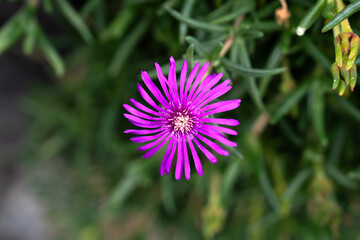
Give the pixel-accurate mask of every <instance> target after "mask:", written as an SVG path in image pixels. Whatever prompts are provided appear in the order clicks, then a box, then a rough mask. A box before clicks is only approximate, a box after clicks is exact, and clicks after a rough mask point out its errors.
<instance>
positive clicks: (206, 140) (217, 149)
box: [196, 134, 229, 156]
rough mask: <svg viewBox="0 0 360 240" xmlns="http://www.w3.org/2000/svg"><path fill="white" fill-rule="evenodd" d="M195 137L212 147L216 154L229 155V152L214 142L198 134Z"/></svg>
mask: <svg viewBox="0 0 360 240" xmlns="http://www.w3.org/2000/svg"><path fill="white" fill-rule="evenodd" d="M196 137H197V138H198V139H200V140H201V141H203V142H204V143H205V144H206V145H208V146H209V147H210V148H212V149H213V150H214V151H215V152H216V153H217V154H220V155H223V156H229V152H228V151H226V150H225V149H223V148H222V147H220V146H219V145H217V144H216V143H214V142H212V141H210V140H209V139H207V138H205V137H203V136H201V135H200V134H197V135H196Z"/></svg>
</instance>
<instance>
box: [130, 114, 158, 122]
mask: <svg viewBox="0 0 360 240" xmlns="http://www.w3.org/2000/svg"><path fill="white" fill-rule="evenodd" d="M124 116H125V117H126V118H127V119H129V120H131V121H134V122H138V123H143V124H159V123H160V124H161V122H159V121H147V120H144V119H142V118H139V117H136V116H134V115H131V114H128V113H124Z"/></svg>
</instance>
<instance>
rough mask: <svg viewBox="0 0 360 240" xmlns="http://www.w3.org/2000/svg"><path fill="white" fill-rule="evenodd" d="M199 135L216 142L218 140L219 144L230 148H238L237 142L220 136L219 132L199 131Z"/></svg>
mask: <svg viewBox="0 0 360 240" xmlns="http://www.w3.org/2000/svg"><path fill="white" fill-rule="evenodd" d="M198 131H199V133H202V134H204V135H206V136H208V137H211V138H213V139H215V140H218V141H219V142H221V143H223V144H225V145H227V146H229V147H236V146H237V143H236V142H232V141H230V140H229V139H227V138H225V137H222V136H221V135H219V134H218V132H215V131H206V130H204V129H198Z"/></svg>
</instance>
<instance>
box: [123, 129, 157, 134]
mask: <svg viewBox="0 0 360 240" xmlns="http://www.w3.org/2000/svg"><path fill="white" fill-rule="evenodd" d="M162 130H164V129H162V128H157V129H153V130H145V129H142V130H139V129H128V130H126V131H124V133H131V134H136V135H146V134H152V133H157V132H160V131H162Z"/></svg>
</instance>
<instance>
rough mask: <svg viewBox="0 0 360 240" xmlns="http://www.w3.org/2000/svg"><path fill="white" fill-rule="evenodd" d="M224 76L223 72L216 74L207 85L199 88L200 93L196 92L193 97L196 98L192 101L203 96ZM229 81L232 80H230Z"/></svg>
mask: <svg viewBox="0 0 360 240" xmlns="http://www.w3.org/2000/svg"><path fill="white" fill-rule="evenodd" d="M210 76H212V75H210ZM222 76H223V74H222V73H219V74H217V75H216V74H215V76H214V78H212V79H209V82H207V83H206V85H203V86H202V87H201V88H199V89H198V90H199V91H200V92H199V93H198V94H195V96H194V97H193V98H194V100H193V101H192V102H197V100H199V99H200V98H202V97H203V96H204V95H205V94H206V93H207V92H208V91H209V90H210V89H211V88H212V87H213V86H214V85H215V84H217V83H218V82H219V81H220V79H221V78H222ZM224 82H226V81H224ZM228 82H230V80H228ZM226 85H227V84H226Z"/></svg>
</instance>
